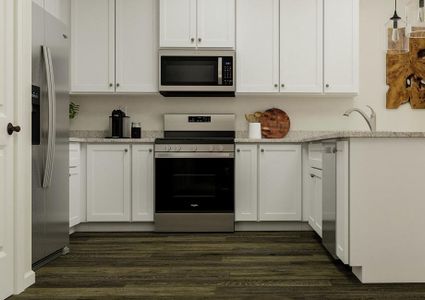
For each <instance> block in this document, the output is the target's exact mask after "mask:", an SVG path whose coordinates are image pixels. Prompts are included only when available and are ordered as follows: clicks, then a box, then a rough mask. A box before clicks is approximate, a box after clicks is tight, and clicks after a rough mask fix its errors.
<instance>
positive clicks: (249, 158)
mask: <svg viewBox="0 0 425 300" xmlns="http://www.w3.org/2000/svg"><path fill="white" fill-rule="evenodd" d="M257 161H258V146H257V145H237V147H236V158H235V198H236V199H235V221H236V222H241V221H257V219H258V217H257V206H258V199H257V185H258V182H257V168H258V167H257V165H258V163H257Z"/></svg>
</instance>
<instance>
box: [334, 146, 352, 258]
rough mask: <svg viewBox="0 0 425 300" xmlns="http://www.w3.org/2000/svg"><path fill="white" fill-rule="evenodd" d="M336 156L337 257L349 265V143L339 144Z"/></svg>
mask: <svg viewBox="0 0 425 300" xmlns="http://www.w3.org/2000/svg"><path fill="white" fill-rule="evenodd" d="M337 150H338V152H337V154H336V178H337V185H336V255H337V256H338V257H339V259H341V261H342V262H343V263H345V264H347V265H348V264H349V253H348V234H349V232H348V221H349V220H348V218H349V214H348V206H349V196H348V190H349V186H348V185H349V169H348V168H349V163H348V157H349V153H348V152H349V145H348V142H347V141H340V142H337Z"/></svg>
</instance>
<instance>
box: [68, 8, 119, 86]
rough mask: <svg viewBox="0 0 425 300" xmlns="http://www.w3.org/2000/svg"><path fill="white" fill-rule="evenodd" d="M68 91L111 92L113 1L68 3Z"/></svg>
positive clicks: (113, 50)
mask: <svg viewBox="0 0 425 300" xmlns="http://www.w3.org/2000/svg"><path fill="white" fill-rule="evenodd" d="M71 10H72V13H71V18H72V20H71V23H72V24H71V38H72V43H71V60H72V63H71V91H72V92H102V93H107V92H111V93H112V92H114V91H115V88H114V86H115V1H114V0H90V1H87V0H72V3H71Z"/></svg>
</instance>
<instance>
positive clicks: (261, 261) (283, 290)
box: [11, 232, 425, 300]
mask: <svg viewBox="0 0 425 300" xmlns="http://www.w3.org/2000/svg"><path fill="white" fill-rule="evenodd" d="M70 248H71V252H70V254H68V255H66V256H63V257H60V258H58V259H57V260H55V261H53V262H52V263H50V264H48V265H46V266H44V267H43V268H41V269H40V270H38V271H37V273H36V278H37V283H36V284H35V285H34V286H32V287H30V288H29V289H27V290H26V291H25V292H24V293H23V294H21V295H19V296H15V297H12V298H11V299H13V300H15V299H16V300H19V299H59V300H65V299H425V284H387V285H385V284H381V285H379V284H374V285H362V284H361V283H360V282H359V281H358V280H357V279H356V278H355V276H354V275H353V274H352V273H351V272H350V270H349V269H348V268H347V267H345V266H344V265H342V264H341V263H338V262H334V261H333V260H332V259H331V258H330V257H329V256H328V254H327V253H326V251H325V250H324V249H323V247H322V246H321V244H320V240H319V238H318V237H317V236H316V235H315V234H314V233H312V232H270V233H269V232H238V233H235V234H155V233H77V234H74V235H72V236H71V245H70Z"/></svg>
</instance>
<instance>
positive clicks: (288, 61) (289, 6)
mask: <svg viewBox="0 0 425 300" xmlns="http://www.w3.org/2000/svg"><path fill="white" fill-rule="evenodd" d="M280 91H281V92H284V93H322V92H323V0H303V1H299V0H280Z"/></svg>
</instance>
